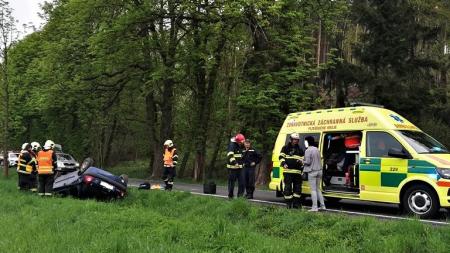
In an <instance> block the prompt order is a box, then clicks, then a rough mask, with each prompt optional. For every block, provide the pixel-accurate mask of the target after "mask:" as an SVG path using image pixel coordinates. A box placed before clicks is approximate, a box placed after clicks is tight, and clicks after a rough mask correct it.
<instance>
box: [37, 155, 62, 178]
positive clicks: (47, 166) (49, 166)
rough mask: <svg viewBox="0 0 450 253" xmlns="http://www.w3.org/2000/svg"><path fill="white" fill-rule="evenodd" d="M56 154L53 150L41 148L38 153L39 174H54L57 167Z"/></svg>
mask: <svg viewBox="0 0 450 253" xmlns="http://www.w3.org/2000/svg"><path fill="white" fill-rule="evenodd" d="M56 159H57V158H56V155H55V153H54V152H53V150H51V149H48V150H41V151H39V153H38V155H37V162H38V169H37V171H38V174H40V175H41V174H53V172H54V170H55V169H56Z"/></svg>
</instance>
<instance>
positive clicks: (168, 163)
mask: <svg viewBox="0 0 450 253" xmlns="http://www.w3.org/2000/svg"><path fill="white" fill-rule="evenodd" d="M163 159H164V167H175V166H176V165H177V161H178V155H177V149H176V148H175V147H171V148H166V149H164V155H163Z"/></svg>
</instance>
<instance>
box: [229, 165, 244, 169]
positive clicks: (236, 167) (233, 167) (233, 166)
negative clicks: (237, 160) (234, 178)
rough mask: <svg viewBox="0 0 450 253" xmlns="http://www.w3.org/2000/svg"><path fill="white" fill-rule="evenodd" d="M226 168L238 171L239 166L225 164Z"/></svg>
mask: <svg viewBox="0 0 450 253" xmlns="http://www.w3.org/2000/svg"><path fill="white" fill-rule="evenodd" d="M227 168H229V169H240V168H241V165H239V164H236V165H231V164H227Z"/></svg>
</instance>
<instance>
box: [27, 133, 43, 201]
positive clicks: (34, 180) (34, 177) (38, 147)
mask: <svg viewBox="0 0 450 253" xmlns="http://www.w3.org/2000/svg"><path fill="white" fill-rule="evenodd" d="M40 150H41V145H40V144H39V142H36V141H33V142H32V143H31V155H32V156H33V158H34V160H35V161H36V162H35V164H36V170H34V171H33V172H31V174H30V182H31V191H32V192H37V185H38V179H37V154H38V152H39V151H40Z"/></svg>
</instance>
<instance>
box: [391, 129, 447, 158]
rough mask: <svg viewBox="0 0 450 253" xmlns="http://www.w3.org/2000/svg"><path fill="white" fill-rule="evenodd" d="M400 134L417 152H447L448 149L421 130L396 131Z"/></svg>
mask: <svg viewBox="0 0 450 253" xmlns="http://www.w3.org/2000/svg"><path fill="white" fill-rule="evenodd" d="M398 133H399V134H400V136H402V137H403V139H404V140H405V141H406V142H408V144H409V145H411V147H413V148H414V150H415V151H416V152H417V153H419V154H431V153H433V154H448V153H449V151H448V149H447V148H446V147H445V146H444V145H442V144H441V143H439V142H438V141H437V140H435V139H433V138H432V137H430V136H429V135H427V134H425V133H423V132H417V131H398Z"/></svg>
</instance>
